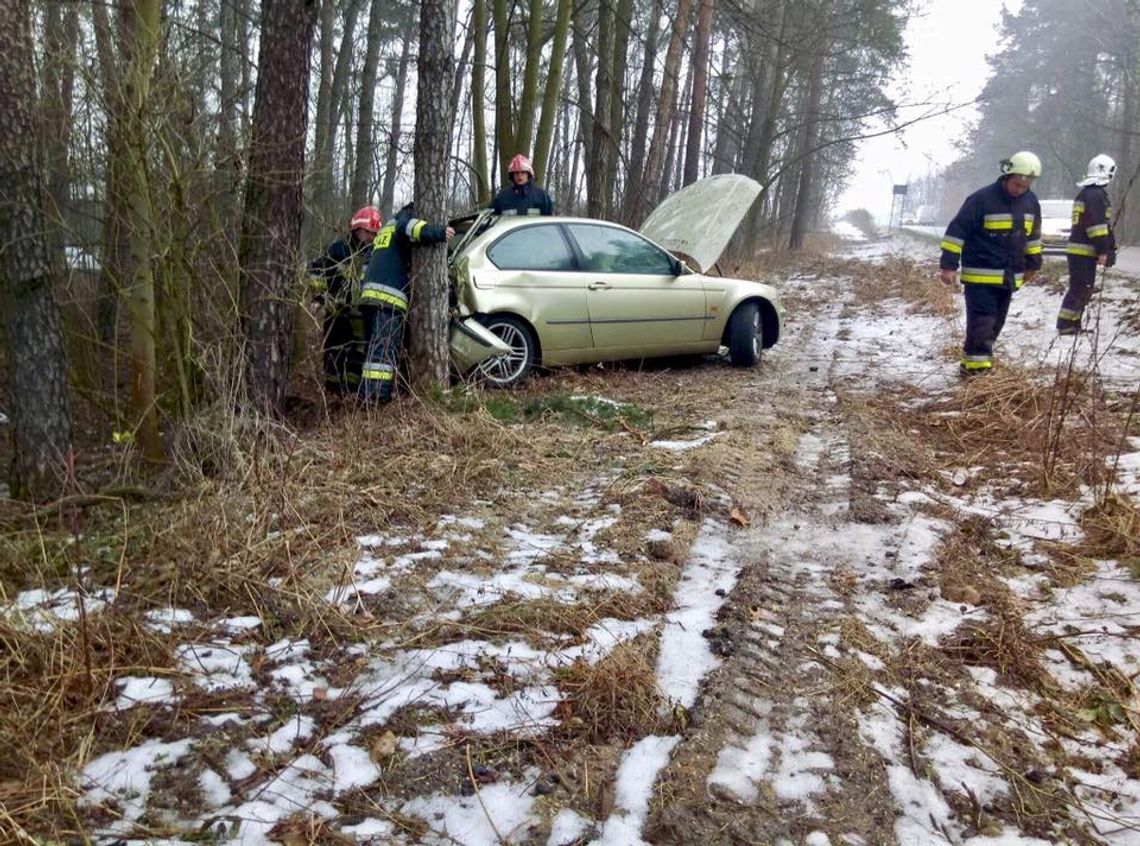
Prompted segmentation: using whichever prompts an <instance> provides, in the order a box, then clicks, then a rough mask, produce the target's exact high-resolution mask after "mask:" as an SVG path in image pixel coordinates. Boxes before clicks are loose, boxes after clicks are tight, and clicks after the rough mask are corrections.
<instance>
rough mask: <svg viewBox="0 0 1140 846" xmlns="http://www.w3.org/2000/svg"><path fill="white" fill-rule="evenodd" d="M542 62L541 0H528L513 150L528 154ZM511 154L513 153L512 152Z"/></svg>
mask: <svg viewBox="0 0 1140 846" xmlns="http://www.w3.org/2000/svg"><path fill="white" fill-rule="evenodd" d="M541 63H542V0H530V15H529V17H528V20H527V29H526V64H525V65H524V67H523V86H522V92H521V93H520V94H519V107H518V126H517V127H516V128H515V136H514V142H515V147H514V152H516V153H523V154H524V155H530V153H531V152H532V151H531V144H530V141H531V133H532V132H533V131H534V113H535V111H536V110H537V102H538V69H539V65H540V64H541ZM512 155H513V153H512Z"/></svg>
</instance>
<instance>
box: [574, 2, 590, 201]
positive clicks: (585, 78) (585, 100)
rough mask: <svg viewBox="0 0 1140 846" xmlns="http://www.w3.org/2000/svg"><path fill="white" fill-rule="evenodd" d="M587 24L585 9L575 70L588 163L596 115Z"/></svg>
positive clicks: (578, 21)
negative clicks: (592, 102)
mask: <svg viewBox="0 0 1140 846" xmlns="http://www.w3.org/2000/svg"><path fill="white" fill-rule="evenodd" d="M587 29H588V27H587V22H586V20H585V14H584V10H583V9H581V8H580V9H579V14H578V16H577V17H576V18H575V20H574V70H575V72H576V74H575V79H576V80H577V83H578V139H579V141H580V143H581V147H582V149H581V154H582V157H583V158H584V159H585V160H586V161H587V162H592V161H593V160H594V113H593V112H592V111H590V99H591V98H590V57H591V56H592V55H593V52H594V45H593V43H592V42H591V40H590V37H589V35H588V33H587ZM589 181H590V177H589V176H587V178H586V184H587V189H586V199H587V202H589V187H588V186H589Z"/></svg>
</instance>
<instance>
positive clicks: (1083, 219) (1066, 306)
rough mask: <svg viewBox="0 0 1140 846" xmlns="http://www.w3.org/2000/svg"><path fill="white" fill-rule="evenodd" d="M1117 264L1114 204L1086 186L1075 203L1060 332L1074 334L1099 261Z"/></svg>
mask: <svg viewBox="0 0 1140 846" xmlns="http://www.w3.org/2000/svg"><path fill="white" fill-rule="evenodd" d="M1101 256H1104V257H1105V266H1106V267H1112V266H1113V265H1114V264H1116V234H1115V233H1114V232H1113V231H1112V203H1111V202H1110V201H1109V199H1108V192H1107V191H1105V190H1104V187H1103V186H1101V185H1086V186H1085V187H1084V188H1082V189H1081V192H1080V193H1079V194H1077V199H1076V200H1074V201H1073V228H1072V230H1071V231H1070V232H1069V243H1068V245H1067V246H1066V247H1065V258H1066V259H1068V262H1069V290H1068V291H1067V292H1066V293H1065V299H1063V300H1062V301H1061V310H1060V311H1059V312H1057V331H1058V332H1060V333H1061V334H1062V335H1075V334H1077V333H1078V332H1079V331H1081V316H1082V315H1083V314H1084V312H1085V306H1086V305H1088V302H1089V297H1090V296H1091V295H1092V289H1093V283H1094V282H1096V268H1097V262H1098V260H1099V259H1100V257H1101Z"/></svg>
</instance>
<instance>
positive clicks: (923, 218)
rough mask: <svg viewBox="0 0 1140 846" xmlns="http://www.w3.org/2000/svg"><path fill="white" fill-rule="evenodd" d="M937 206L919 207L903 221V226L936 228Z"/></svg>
mask: <svg viewBox="0 0 1140 846" xmlns="http://www.w3.org/2000/svg"><path fill="white" fill-rule="evenodd" d="M937 215H938V210H937V206H934V205H920V206H919V208H917V209H915V210H914V213H913V214H911V215H910V217H909V218H906V219H905V220H903V223H904V225H905V226H936V225H937V222H938V221H937V219H936V218H937Z"/></svg>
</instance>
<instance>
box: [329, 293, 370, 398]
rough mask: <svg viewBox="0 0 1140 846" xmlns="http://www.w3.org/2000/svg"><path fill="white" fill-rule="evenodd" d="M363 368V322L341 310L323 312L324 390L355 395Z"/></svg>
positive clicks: (343, 308)
mask: <svg viewBox="0 0 1140 846" xmlns="http://www.w3.org/2000/svg"><path fill="white" fill-rule="evenodd" d="M363 364H364V321H363V320H362V319H361V317H360V314H359V313H358V312H356V311H354V310H352V309H350V308H347V307H344V306H333V307H329V308H327V309H326V310H325V319H324V369H325V390H326V391H328V392H330V393H334V394H351V393H356V391H357V389H358V388H359V386H360V370H361V367H362V365H363Z"/></svg>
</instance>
